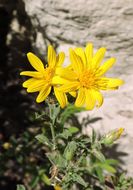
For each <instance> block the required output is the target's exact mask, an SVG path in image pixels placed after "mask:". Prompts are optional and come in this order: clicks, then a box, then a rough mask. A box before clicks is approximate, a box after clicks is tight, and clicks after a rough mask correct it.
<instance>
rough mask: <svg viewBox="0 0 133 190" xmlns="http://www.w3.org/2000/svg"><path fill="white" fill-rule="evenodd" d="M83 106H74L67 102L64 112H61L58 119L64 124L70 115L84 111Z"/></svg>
mask: <svg viewBox="0 0 133 190" xmlns="http://www.w3.org/2000/svg"><path fill="white" fill-rule="evenodd" d="M84 110H85V108H80V107H76V106H74V105H71V104H69V105H68V106H67V107H66V109H65V110H64V112H63V113H62V114H61V116H60V119H61V124H62V125H64V123H65V122H66V120H67V119H68V118H69V117H70V116H72V115H73V114H75V113H78V112H81V111H84Z"/></svg>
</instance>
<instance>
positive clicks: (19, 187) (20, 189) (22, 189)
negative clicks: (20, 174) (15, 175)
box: [17, 185, 26, 190]
mask: <svg viewBox="0 0 133 190" xmlns="http://www.w3.org/2000/svg"><path fill="white" fill-rule="evenodd" d="M17 190H26V189H25V187H24V186H23V185H17Z"/></svg>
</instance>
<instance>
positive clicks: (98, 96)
mask: <svg viewBox="0 0 133 190" xmlns="http://www.w3.org/2000/svg"><path fill="white" fill-rule="evenodd" d="M92 94H93V96H94V98H95V100H96V106H97V107H100V106H101V105H102V104H103V96H102V94H101V93H100V92H99V91H97V90H92Z"/></svg>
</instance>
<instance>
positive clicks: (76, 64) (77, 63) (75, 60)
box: [70, 48, 84, 74]
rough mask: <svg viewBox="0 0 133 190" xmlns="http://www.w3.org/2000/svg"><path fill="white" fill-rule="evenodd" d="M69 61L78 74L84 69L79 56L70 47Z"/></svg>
mask: <svg viewBox="0 0 133 190" xmlns="http://www.w3.org/2000/svg"><path fill="white" fill-rule="evenodd" d="M70 61H71V64H72V67H73V69H74V71H76V72H77V73H78V74H80V73H82V71H83V69H84V64H83V62H82V60H81V58H80V57H79V56H78V55H77V54H76V53H75V52H74V51H73V50H72V49H71V48H70Z"/></svg>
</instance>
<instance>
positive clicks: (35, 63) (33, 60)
mask: <svg viewBox="0 0 133 190" xmlns="http://www.w3.org/2000/svg"><path fill="white" fill-rule="evenodd" d="M27 57H28V60H29V62H30V64H31V65H32V67H34V69H36V70H37V71H39V72H41V73H43V72H44V65H43V63H42V61H41V60H40V59H39V58H38V57H37V56H36V55H35V54H33V53H31V52H29V53H27Z"/></svg>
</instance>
